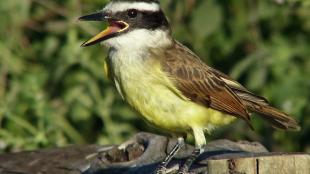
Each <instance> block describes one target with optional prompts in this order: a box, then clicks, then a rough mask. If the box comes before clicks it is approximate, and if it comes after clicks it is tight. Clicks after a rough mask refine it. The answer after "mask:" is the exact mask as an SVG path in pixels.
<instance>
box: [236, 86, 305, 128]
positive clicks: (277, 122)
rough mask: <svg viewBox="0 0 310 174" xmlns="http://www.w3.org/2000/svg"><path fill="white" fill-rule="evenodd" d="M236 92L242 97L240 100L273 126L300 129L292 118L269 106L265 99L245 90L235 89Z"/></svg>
mask: <svg viewBox="0 0 310 174" xmlns="http://www.w3.org/2000/svg"><path fill="white" fill-rule="evenodd" d="M236 94H237V95H238V96H239V97H240V98H241V99H242V102H243V103H244V104H245V105H246V106H247V108H248V109H249V110H250V111H252V112H256V113H259V114H260V116H261V117H262V118H263V119H265V120H267V121H269V122H270V123H271V124H272V126H273V127H276V128H280V129H290V130H300V127H299V125H298V123H297V122H296V120H295V119H294V118H292V117H291V116H289V115H288V114H286V113H284V112H282V111H280V110H278V109H276V108H274V107H272V106H270V105H269V103H268V101H267V100H266V99H264V98H262V97H259V96H256V95H253V94H252V93H250V92H245V91H236Z"/></svg>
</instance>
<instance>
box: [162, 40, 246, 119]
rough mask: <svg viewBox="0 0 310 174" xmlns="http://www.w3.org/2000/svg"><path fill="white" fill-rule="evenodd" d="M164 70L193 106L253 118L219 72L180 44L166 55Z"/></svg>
mask: <svg viewBox="0 0 310 174" xmlns="http://www.w3.org/2000/svg"><path fill="white" fill-rule="evenodd" d="M162 65H163V70H164V71H165V72H166V73H167V74H168V75H169V76H170V78H171V79H172V80H173V81H174V82H175V84H176V85H177V88H178V89H179V90H180V91H181V92H182V93H183V94H184V95H185V96H186V97H187V98H189V99H190V100H192V101H193V102H196V103H199V104H202V105H205V106H208V107H211V108H213V109H216V110H219V111H222V112H225V113H228V114H230V115H234V116H237V117H239V118H242V119H244V120H245V121H246V122H247V123H248V124H249V125H250V123H249V120H250V117H249V114H248V112H247V110H246V106H244V105H243V103H242V102H241V100H240V99H239V98H238V96H237V95H236V94H235V93H234V92H233V90H232V89H231V88H230V87H229V86H228V85H227V84H226V83H225V82H224V80H223V79H222V78H224V77H223V76H221V75H220V74H219V72H218V71H216V70H214V69H212V68H210V67H209V66H207V65H206V64H204V63H203V62H202V61H201V60H200V59H199V58H198V57H197V56H196V55H195V54H194V53H192V52H191V51H190V50H189V49H187V48H186V47H185V46H183V45H181V44H180V43H178V42H176V44H175V45H174V47H172V48H170V49H168V50H167V51H166V52H165V59H163V61H162Z"/></svg>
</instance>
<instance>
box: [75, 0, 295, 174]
mask: <svg viewBox="0 0 310 174" xmlns="http://www.w3.org/2000/svg"><path fill="white" fill-rule="evenodd" d="M80 20H85V21H106V22H108V27H107V28H106V29H105V30H104V31H102V32H101V33H99V34H97V35H96V36H94V37H93V38H91V39H90V40H88V41H87V42H85V43H83V45H82V46H84V47H86V46H90V45H94V44H96V43H102V44H103V45H104V46H105V47H107V48H108V49H109V53H108V57H107V59H106V66H105V67H107V71H106V72H107V74H108V77H109V78H110V79H111V80H112V81H113V82H114V84H115V86H116V88H117V90H118V91H119V93H120V94H121V96H122V97H123V99H124V100H125V101H127V102H128V103H129V104H130V105H131V106H132V107H133V108H134V109H135V110H137V111H138V112H139V113H141V115H142V116H143V117H144V119H145V120H147V121H148V122H149V123H151V124H153V125H155V126H157V127H158V128H160V129H162V130H165V131H168V132H169V133H172V134H174V135H176V136H178V137H179V138H178V143H177V144H176V146H175V147H174V149H173V150H172V152H171V153H170V154H169V155H168V156H167V157H166V159H165V160H164V161H163V162H162V163H161V166H160V168H159V170H158V173H160V172H162V171H164V170H165V168H166V165H167V163H169V161H170V160H171V158H172V157H173V156H174V155H175V153H176V152H177V151H178V149H179V148H180V146H181V145H182V144H183V143H184V139H183V135H184V134H186V133H192V134H193V135H194V138H195V145H196V149H197V150H195V151H194V152H193V156H192V157H191V158H189V159H188V160H187V161H186V163H185V164H184V165H183V167H181V169H180V172H183V171H187V170H188V169H189V167H190V165H191V164H192V162H193V160H194V159H195V157H197V156H198V155H199V154H200V153H201V150H202V148H203V146H204V145H205V144H206V140H205V134H204V132H208V133H210V132H211V131H212V130H213V129H214V128H217V127H219V126H222V125H226V124H229V123H231V122H232V121H233V120H235V118H241V119H243V120H244V121H245V122H246V123H247V124H248V125H249V126H251V123H250V113H252V112H256V113H259V114H260V115H261V116H262V118H264V119H266V120H267V121H269V122H270V123H271V124H272V125H273V126H274V127H277V128H281V129H298V128H299V127H298V124H297V122H296V121H295V120H294V119H293V118H291V117H290V116H289V115H287V114H286V113H284V112H281V111H280V110H278V109H276V108H274V107H272V106H270V104H269V103H268V101H267V100H266V99H265V98H263V97H259V96H257V95H255V94H253V93H252V92H250V91H248V90H247V89H246V88H245V87H243V86H242V85H241V84H239V83H238V82H236V81H235V80H233V79H231V78H230V77H229V76H227V75H225V74H223V73H221V72H220V71H218V70H216V69H213V68H211V67H209V66H208V65H206V64H205V63H203V62H202V61H201V60H200V58H199V57H198V56H197V55H196V54H195V53H193V52H192V51H191V50H189V49H188V48H187V47H185V46H184V45H182V44H181V43H179V42H178V41H176V40H175V39H174V38H173V37H172V36H171V29H170V25H169V22H168V20H167V18H166V16H165V14H164V13H163V11H162V9H161V7H160V4H159V1H158V0H114V1H111V2H110V3H108V4H107V5H106V6H105V7H104V9H103V10H102V11H100V12H97V13H94V14H90V15H86V16H83V17H80Z"/></svg>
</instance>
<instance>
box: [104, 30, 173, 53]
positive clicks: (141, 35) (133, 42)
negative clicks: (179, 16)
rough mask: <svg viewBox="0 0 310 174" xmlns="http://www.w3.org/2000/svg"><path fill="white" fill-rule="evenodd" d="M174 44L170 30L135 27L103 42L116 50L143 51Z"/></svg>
mask: <svg viewBox="0 0 310 174" xmlns="http://www.w3.org/2000/svg"><path fill="white" fill-rule="evenodd" d="M171 44H172V38H171V36H170V33H169V31H166V30H161V29H157V30H152V31H151V30H147V29H135V30H133V31H129V32H128V33H125V34H122V35H120V36H116V37H114V38H111V39H108V40H106V41H104V42H103V45H105V46H106V47H108V48H113V49H115V50H116V51H130V52H135V51H143V50H146V49H149V48H164V47H167V46H169V45H171Z"/></svg>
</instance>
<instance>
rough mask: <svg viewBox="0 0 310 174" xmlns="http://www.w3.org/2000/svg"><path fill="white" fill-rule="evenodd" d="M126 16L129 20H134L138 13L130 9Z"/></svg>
mask: <svg viewBox="0 0 310 174" xmlns="http://www.w3.org/2000/svg"><path fill="white" fill-rule="evenodd" d="M127 15H128V16H129V17H130V18H135V17H137V15H138V11H137V10H136V9H130V10H128V11H127Z"/></svg>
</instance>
